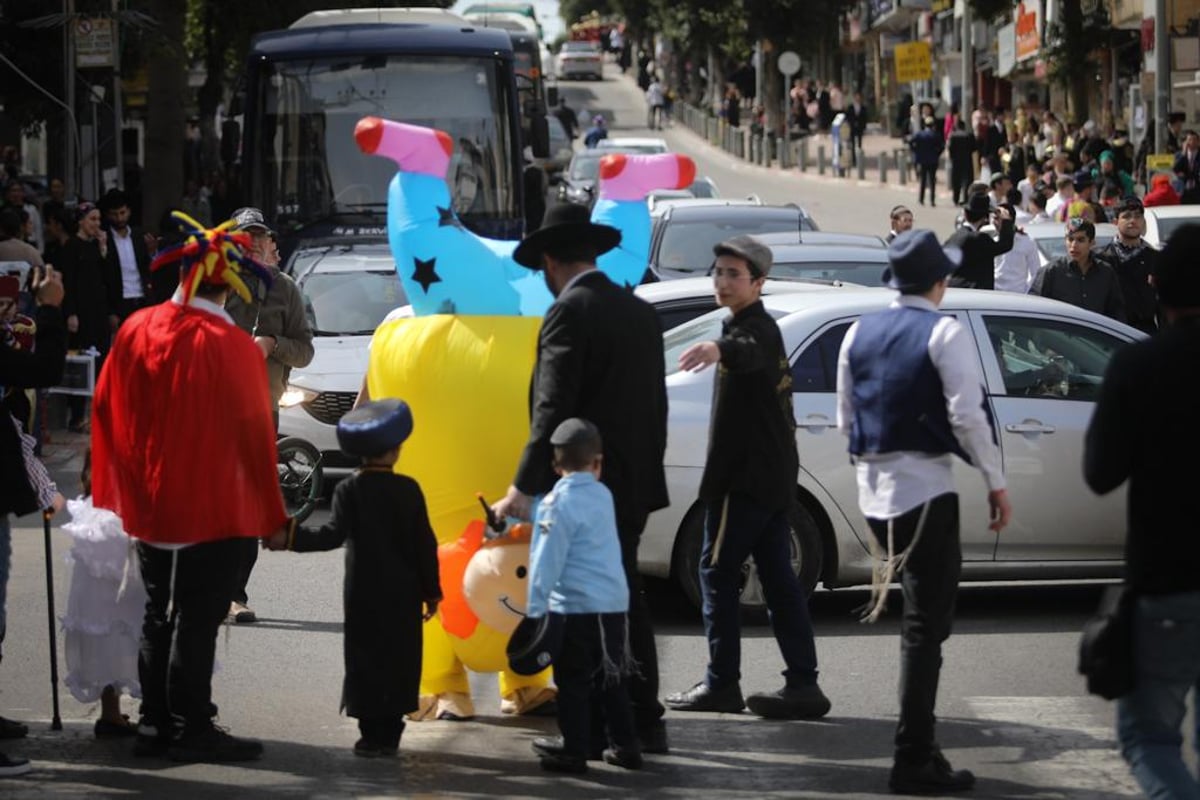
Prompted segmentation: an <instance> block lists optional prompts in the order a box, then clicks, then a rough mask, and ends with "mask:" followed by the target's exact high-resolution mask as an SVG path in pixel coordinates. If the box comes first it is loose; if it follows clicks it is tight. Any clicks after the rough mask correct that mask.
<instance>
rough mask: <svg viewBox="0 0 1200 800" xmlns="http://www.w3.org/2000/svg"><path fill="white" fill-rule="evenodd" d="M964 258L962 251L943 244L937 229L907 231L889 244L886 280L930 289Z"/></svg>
mask: <svg viewBox="0 0 1200 800" xmlns="http://www.w3.org/2000/svg"><path fill="white" fill-rule="evenodd" d="M961 262H962V251H961V250H959V249H958V248H957V247H942V245H941V244H940V243H939V242H938V240H937V237H936V236H934V235H933V231H927V230H912V231H905V232H904V233H902V234H900V235H899V236H897V237H896V238H895V239H893V240H892V243H891V244H890V245H888V266H887V269H885V270H884V271H883V282H884V283H886V284H887V285H888V286H890V287H892V288H893V289H900V290H904V289H918V290H924V289H928V288H930V287H931V286H933V285H934V284H935V283H937V282H938V281H940V280H942V279H943V278H945V277H946V276H947V275H949V274H951V273H952V272H954V270H955V269H956V268H957V267H958V265H959V263H961Z"/></svg>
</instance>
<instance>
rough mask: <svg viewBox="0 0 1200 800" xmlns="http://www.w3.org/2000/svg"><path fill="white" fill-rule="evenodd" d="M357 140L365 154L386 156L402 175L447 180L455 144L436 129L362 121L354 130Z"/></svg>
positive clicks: (367, 118) (377, 120)
mask: <svg viewBox="0 0 1200 800" xmlns="http://www.w3.org/2000/svg"><path fill="white" fill-rule="evenodd" d="M354 140H355V141H356V142H358V147H359V149H360V150H362V151H363V152H364V153H367V154H374V155H380V156H387V157H388V158H390V159H392V161H395V162H396V166H398V167H399V168H400V171H401V172H412V173H416V174H418V175H432V176H433V177H435V178H444V177H446V169H447V168H448V167H449V166H450V154H451V153H452V152H454V141H453V140H452V139H451V138H450V136H449V134H447V133H445V132H444V131H439V130H434V129H433V128H421V127H418V126H416V125H406V124H404V123H403V122H393V121H391V120H386V119H380V118H379V117H363V118H362V119H360V120H359V121H358V124H357V125H355V126H354Z"/></svg>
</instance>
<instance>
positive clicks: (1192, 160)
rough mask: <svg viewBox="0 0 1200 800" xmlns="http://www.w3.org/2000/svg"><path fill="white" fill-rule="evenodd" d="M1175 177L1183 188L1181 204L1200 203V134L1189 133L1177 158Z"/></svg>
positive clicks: (1186, 134)
mask: <svg viewBox="0 0 1200 800" xmlns="http://www.w3.org/2000/svg"><path fill="white" fill-rule="evenodd" d="M1175 175H1176V177H1178V178H1179V181H1180V183H1181V184H1182V186H1183V191H1182V192H1181V194H1180V202H1181V203H1183V204H1184V205H1188V204H1191V203H1200V134H1198V133H1196V132H1195V131H1187V132H1186V133H1185V134H1184V137H1183V149H1182V150H1181V151H1179V154H1178V155H1177V156H1175Z"/></svg>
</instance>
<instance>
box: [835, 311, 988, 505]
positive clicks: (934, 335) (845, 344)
mask: <svg viewBox="0 0 1200 800" xmlns="http://www.w3.org/2000/svg"><path fill="white" fill-rule="evenodd" d="M900 306H909V307H910V308H922V309H927V310H930V311H936V310H937V306H935V305H934V304H933V303H931V302H930V301H929V300H927V299H925V298H924V297H915V296H912V295H901V296H899V297H898V298H896V299H895V300H894V301H893V302H892V305H891V307H892V308H898V307H900ZM857 332H858V323H857V322H856V323H854V324H853V325H851V326H850V330H849V331H847V332H846V338H845V339H843V340H842V350H841V352H840V353H839V354H838V380H837V392H838V410H837V422H838V430H840V431H841V432H842V433H844V434H846V435H847V436H849V435H850V426H851V422H852V421H853V419H854V402H853V395H854V379H853V376H852V373H851V370H850V348H851V347H853V345H854V335H855V334H856V333H857ZM929 358H930V359H931V360H932V361H933V365H934V368H936V369H937V371H938V375H939V376H940V377H941V379H942V390H943V394H944V395H945V398H946V410H947V412H948V414H949V416H950V427H951V429H952V430H953V431H954V437H955V438H956V439H957V440H958V443H959V444H960V445H961V446H962V448H963V450H964V451H966V453H967V454H968V455H969V456H970V457H971V462H972V463H973V464H974V466H975V467H976V468H977V469H978V470H979V471H980V472H982V473H983V478H984V481H985V482H986V483H987V487H988V490H989V491H995V490H998V489H1003V488H1005V483H1004V471H1003V464H1002V461H1001V458H1000V448H999V447H998V446H997V445H996V443H995V442H994V441H993V440H992V428H991V426H990V425H989V424H988V419H987V415H986V414H985V413H984V411H983V401H984V398H983V372H982V370H981V369H980V366H979V356H978V354H977V353H976V352H975V342H974V341H973V340H972V336H971V333H970V331H968V330H967V329H966V328H964V327H963V326H962V325H961V324H959V322H958V320H956V319H955V318H954V317H949V316H947V317H943V318H942V319H941V320H940V321H939V322H938V323H937V324H936V325H934V327H933V330H932V331H931V332H930V334H929ZM952 458H953V457H952V456H951V455H950V454H948V453H947V454H943V455H930V454H929V453H919V452H913V451H907V450H898V451H896V452H892V453H869V454H866V453H865V454H863V455H861V456H858V458H857V469H858V506H859V509H860V510H861V511H862V513H863V515H864V516H866V517H868V518H870V519H894V518H895V517H898V516H900V515H901V514H904V513H906V512H908V511H911V510H912V509H914V508H916V507H917V506H919V505H921V504H922V503H925V502H927V501H929V500H932V499H933V498H935V497H937V496H938V495H942V494H946V493H948V492H953V491H954V475H953V473H952V471H951V464H952V463H953V462H952V460H951V459H952Z"/></svg>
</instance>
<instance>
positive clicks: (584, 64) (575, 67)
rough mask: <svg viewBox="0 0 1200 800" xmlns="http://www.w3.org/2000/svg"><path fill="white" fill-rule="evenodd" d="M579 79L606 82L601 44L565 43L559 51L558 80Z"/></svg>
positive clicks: (574, 41)
mask: <svg viewBox="0 0 1200 800" xmlns="http://www.w3.org/2000/svg"><path fill="white" fill-rule="evenodd" d="M579 77H587V78H594V79H595V80H598V81H599V80H604V55H603V54H602V53H601V52H600V43H599V42H587V41H576V40H572V41H568V42H563V45H562V48H560V49H559V51H558V79H559V80H560V81H565V80H567V79H568V78H579Z"/></svg>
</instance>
